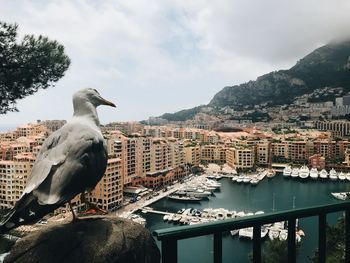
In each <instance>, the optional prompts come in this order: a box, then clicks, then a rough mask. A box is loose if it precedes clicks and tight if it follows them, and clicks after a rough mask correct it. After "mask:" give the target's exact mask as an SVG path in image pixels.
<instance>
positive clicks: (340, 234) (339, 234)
mask: <svg viewBox="0 0 350 263" xmlns="http://www.w3.org/2000/svg"><path fill="white" fill-rule="evenodd" d="M344 237H345V220H344V217H341V218H339V220H338V222H337V223H336V224H335V225H333V226H329V225H327V228H326V262H327V263H333V262H337V263H343V262H345V240H344ZM310 260H311V261H312V262H315V263H316V262H318V253H317V251H316V252H315V254H314V256H313V257H312V258H311V259H310Z"/></svg>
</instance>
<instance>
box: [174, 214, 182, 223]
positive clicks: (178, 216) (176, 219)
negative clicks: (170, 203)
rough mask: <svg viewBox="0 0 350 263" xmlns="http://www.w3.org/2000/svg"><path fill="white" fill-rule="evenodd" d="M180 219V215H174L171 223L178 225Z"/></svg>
mask: <svg viewBox="0 0 350 263" xmlns="http://www.w3.org/2000/svg"><path fill="white" fill-rule="evenodd" d="M180 219H181V216H180V215H174V216H173V222H174V223H178V222H179V221H180Z"/></svg>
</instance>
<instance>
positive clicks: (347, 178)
mask: <svg viewBox="0 0 350 263" xmlns="http://www.w3.org/2000/svg"><path fill="white" fill-rule="evenodd" d="M346 180H348V181H350V173H346Z"/></svg>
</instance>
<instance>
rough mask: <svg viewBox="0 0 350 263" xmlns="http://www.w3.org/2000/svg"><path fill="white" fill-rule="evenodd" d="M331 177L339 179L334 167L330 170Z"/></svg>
mask: <svg viewBox="0 0 350 263" xmlns="http://www.w3.org/2000/svg"><path fill="white" fill-rule="evenodd" d="M329 178H330V179H331V180H337V179H338V176H337V172H336V171H335V170H334V168H332V169H331V170H330V171H329Z"/></svg>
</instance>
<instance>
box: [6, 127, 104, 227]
mask: <svg viewBox="0 0 350 263" xmlns="http://www.w3.org/2000/svg"><path fill="white" fill-rule="evenodd" d="M106 166H107V151H106V145H105V142H104V139H103V137H102V135H101V133H100V132H99V131H98V130H97V129H93V128H92V127H90V126H88V125H84V124H79V123H78V124H77V123H74V124H67V125H65V126H63V127H62V128H61V129H60V130H58V131H56V132H55V133H53V134H52V135H51V136H50V137H49V138H48V139H47V140H46V141H45V143H44V144H43V146H42V149H41V150H40V152H39V154H38V156H37V160H36V162H35V163H34V166H33V169H32V173H31V176H30V178H29V180H28V183H27V186H26V188H25V190H24V191H23V195H22V196H21V198H20V200H18V202H17V203H16V205H15V207H14V208H13V209H11V211H10V212H9V213H8V214H7V215H6V216H5V217H4V219H3V221H2V222H0V233H3V232H6V231H8V230H9V229H12V228H14V227H17V226H19V225H22V224H26V223H32V222H35V221H37V220H38V219H40V218H42V217H43V216H45V215H46V214H48V213H50V212H52V211H53V210H55V209H57V208H58V207H59V206H61V205H62V204H64V203H66V202H67V201H69V200H71V199H72V198H73V197H74V196H76V195H77V194H79V193H81V192H83V191H85V190H87V189H92V188H93V187H95V185H96V184H97V183H98V181H99V180H100V179H101V177H102V176H103V173H104V171H105V169H106Z"/></svg>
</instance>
